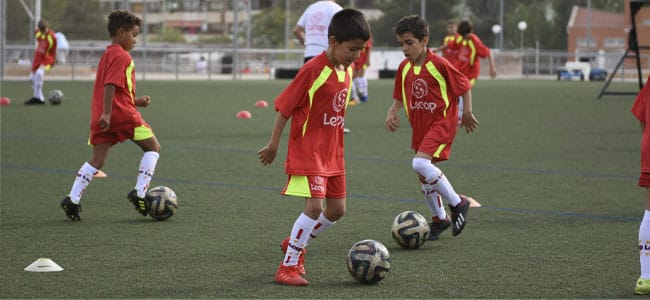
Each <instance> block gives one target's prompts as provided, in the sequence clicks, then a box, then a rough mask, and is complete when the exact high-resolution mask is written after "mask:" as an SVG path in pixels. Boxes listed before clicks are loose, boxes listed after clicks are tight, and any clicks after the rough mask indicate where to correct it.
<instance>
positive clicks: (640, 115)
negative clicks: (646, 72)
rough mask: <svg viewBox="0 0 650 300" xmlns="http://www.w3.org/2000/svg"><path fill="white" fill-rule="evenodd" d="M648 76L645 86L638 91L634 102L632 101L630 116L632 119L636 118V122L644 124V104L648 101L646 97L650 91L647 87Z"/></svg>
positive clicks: (649, 81) (649, 79)
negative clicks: (632, 116)
mask: <svg viewBox="0 0 650 300" xmlns="http://www.w3.org/2000/svg"><path fill="white" fill-rule="evenodd" d="M648 83H650V76H649V77H648V80H647V81H646V84H645V85H644V86H643V88H642V89H641V91H639V94H638V95H637V96H636V100H635V101H634V105H632V114H633V115H634V117H636V119H637V120H639V122H641V123H644V124H645V123H646V119H645V116H646V114H645V110H646V108H645V107H646V105H647V104H646V102H647V99H648V96H650V95H649V93H650V91H649V89H650V87H648V86H649V85H650V84H648Z"/></svg>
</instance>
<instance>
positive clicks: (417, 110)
mask: <svg viewBox="0 0 650 300" xmlns="http://www.w3.org/2000/svg"><path fill="white" fill-rule="evenodd" d="M427 51H428V55H427V58H426V59H425V61H424V63H423V64H422V66H413V65H412V64H411V62H410V61H409V60H408V59H405V60H403V61H402V62H401V63H400V65H399V67H398V68H397V76H396V77H395V88H394V90H393V99H395V101H402V103H403V104H404V110H405V111H406V116H407V118H408V120H409V123H410V124H411V127H412V128H413V135H412V139H411V147H412V148H413V150H415V151H417V150H418V148H419V147H420V143H421V142H422V139H423V138H424V136H425V135H427V133H428V132H429V131H430V130H434V131H435V136H436V140H437V141H438V142H440V143H441V144H447V143H451V142H452V141H453V140H454V136H455V135H456V128H457V127H458V97H459V96H462V95H463V94H465V92H467V91H468V90H469V89H470V88H471V84H470V83H469V80H468V79H467V77H465V76H464V75H463V74H462V73H460V72H459V71H458V70H457V69H456V68H454V66H452V65H451V63H450V62H449V61H448V60H446V59H443V58H441V57H440V56H438V55H437V54H435V53H433V52H432V51H431V50H427Z"/></svg>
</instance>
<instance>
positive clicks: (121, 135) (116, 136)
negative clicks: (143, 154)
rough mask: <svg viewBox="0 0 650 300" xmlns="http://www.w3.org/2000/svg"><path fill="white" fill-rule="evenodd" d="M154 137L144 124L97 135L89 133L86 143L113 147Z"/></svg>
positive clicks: (147, 125) (148, 127)
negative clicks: (107, 144) (109, 144)
mask: <svg viewBox="0 0 650 300" xmlns="http://www.w3.org/2000/svg"><path fill="white" fill-rule="evenodd" d="M153 136H154V134H153V131H152V130H151V127H150V126H149V124H147V123H144V124H142V125H140V126H136V127H124V128H120V129H110V130H109V131H103V132H98V133H92V132H91V133H90V140H89V141H88V143H89V144H91V145H100V144H106V143H111V144H112V145H115V144H117V143H121V142H124V141H125V140H133V141H142V140H146V139H148V138H152V137H153Z"/></svg>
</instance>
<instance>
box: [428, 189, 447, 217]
mask: <svg viewBox="0 0 650 300" xmlns="http://www.w3.org/2000/svg"><path fill="white" fill-rule="evenodd" d="M429 188H430V185H428V184H427V185H425V184H422V193H424V202H425V203H426V204H427V206H428V207H429V211H431V214H433V215H434V216H436V217H438V219H440V220H444V219H446V218H447V211H445V207H444V206H443V205H442V199H441V198H440V194H438V192H436V191H435V190H431V192H428V191H425V189H429Z"/></svg>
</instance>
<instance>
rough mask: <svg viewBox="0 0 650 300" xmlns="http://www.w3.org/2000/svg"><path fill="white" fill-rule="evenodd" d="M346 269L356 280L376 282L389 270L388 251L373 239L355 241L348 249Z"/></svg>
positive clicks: (369, 282) (368, 282)
mask: <svg viewBox="0 0 650 300" xmlns="http://www.w3.org/2000/svg"><path fill="white" fill-rule="evenodd" d="M348 271H350V274H352V277H354V279H356V280H357V281H358V282H361V283H365V284H373V283H377V282H379V281H381V280H383V279H384V278H386V275H387V274H388V271H390V253H388V249H387V248H386V246H384V244H382V243H380V242H377V241H375V240H363V241H359V242H356V243H355V244H354V245H352V248H350V251H348Z"/></svg>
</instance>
